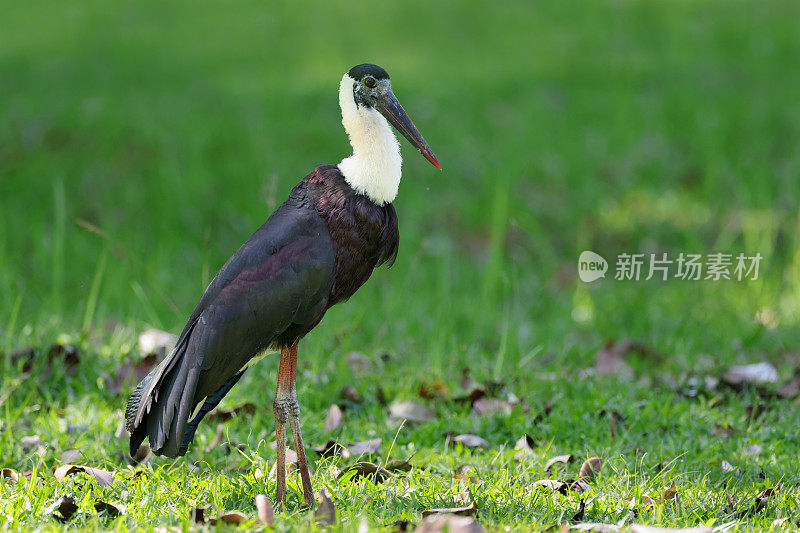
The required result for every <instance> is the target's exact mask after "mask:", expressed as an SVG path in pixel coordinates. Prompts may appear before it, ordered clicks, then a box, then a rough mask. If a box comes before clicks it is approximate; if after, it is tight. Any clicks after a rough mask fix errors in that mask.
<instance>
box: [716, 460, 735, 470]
mask: <svg viewBox="0 0 800 533" xmlns="http://www.w3.org/2000/svg"><path fill="white" fill-rule="evenodd" d="M720 466H721V467H722V471H723V472H736V470H737V468H736V467H735V466H733V465H732V464H730V463H729V462H728V461H726V460H725V459H723V460H722V462H721V463H720Z"/></svg>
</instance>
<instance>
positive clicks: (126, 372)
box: [106, 353, 158, 394]
mask: <svg viewBox="0 0 800 533" xmlns="http://www.w3.org/2000/svg"><path fill="white" fill-rule="evenodd" d="M156 363H158V357H157V356H156V355H155V354H153V353H151V354H148V355H146V356H145V357H143V358H142V359H140V360H138V361H136V362H135V363H131V362H130V361H126V362H125V363H124V364H123V365H122V366H121V367H119V368H118V369H117V370H116V371H115V372H114V377H111V376H108V377H107V378H106V388H107V389H108V390H109V391H110V392H111V393H113V394H120V393H121V392H122V391H123V390H125V389H126V387H125V385H126V384H127V385H128V389H130V388H133V387H135V386H136V384H137V383H139V382H140V381H142V380H143V379H144V378H145V376H147V374H149V373H150V371H151V370H152V369H153V367H154V366H155V365H156Z"/></svg>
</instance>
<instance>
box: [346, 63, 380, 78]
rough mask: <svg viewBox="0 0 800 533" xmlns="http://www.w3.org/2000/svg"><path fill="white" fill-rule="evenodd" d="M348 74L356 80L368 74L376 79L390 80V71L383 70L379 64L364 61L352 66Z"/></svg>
mask: <svg viewBox="0 0 800 533" xmlns="http://www.w3.org/2000/svg"><path fill="white" fill-rule="evenodd" d="M347 75H348V76H350V77H351V78H353V79H354V80H360V79H361V78H363V77H364V76H366V75H370V76H372V77H373V78H375V79H376V80H388V79H389V73H388V72H386V71H385V70H383V69H382V68H381V67H379V66H378V65H373V64H372V63H362V64H361V65H358V66H355V67H353V68H351V69H350V70H349V71H348V72H347Z"/></svg>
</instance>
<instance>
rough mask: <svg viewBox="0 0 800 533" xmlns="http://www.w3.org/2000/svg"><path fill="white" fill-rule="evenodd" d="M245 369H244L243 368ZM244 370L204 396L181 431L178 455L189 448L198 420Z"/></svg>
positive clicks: (226, 391) (184, 452) (217, 402)
mask: <svg viewBox="0 0 800 533" xmlns="http://www.w3.org/2000/svg"><path fill="white" fill-rule="evenodd" d="M245 370H246V369H245ZM245 370H242V371H241V372H239V373H238V374H236V375H235V376H233V377H232V378H230V379H229V380H228V381H226V382H225V383H223V384H222V387H220V388H219V389H217V391H216V392H214V394H212V395H211V396H209V397H208V398H206V401H204V402H203V407H201V408H200V411H198V412H197V414H196V415H195V417H194V418H193V419H192V421H191V422H189V423H188V424H187V425H186V431H185V432H184V433H183V440H182V441H181V447H180V450H178V455H184V454H186V451H187V450H188V449H189V445H190V444H191V443H192V440H194V434H195V432H196V431H197V426H198V424H200V421H201V420H203V417H204V416H206V414H208V413H209V412H210V411H211V410H212V409H214V408H215V407H216V406H217V405H219V402H221V401H222V398H223V397H224V396H225V395H226V394H228V391H230V390H231V389H232V388H233V386H234V385H236V382H237V381H239V378H241V377H242V375H243V374H244V372H245Z"/></svg>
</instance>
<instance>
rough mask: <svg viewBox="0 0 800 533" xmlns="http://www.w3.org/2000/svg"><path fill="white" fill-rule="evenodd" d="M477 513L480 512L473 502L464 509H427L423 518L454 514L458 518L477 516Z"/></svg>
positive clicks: (423, 512) (423, 513)
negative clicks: (433, 515)
mask: <svg viewBox="0 0 800 533" xmlns="http://www.w3.org/2000/svg"><path fill="white" fill-rule="evenodd" d="M477 512H478V507H477V506H476V505H475V502H472V503H470V504H469V505H467V506H464V507H446V508H438V509H425V510H424V511H422V517H423V518H425V517H426V516H430V515H432V514H454V515H458V516H475V513H477Z"/></svg>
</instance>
